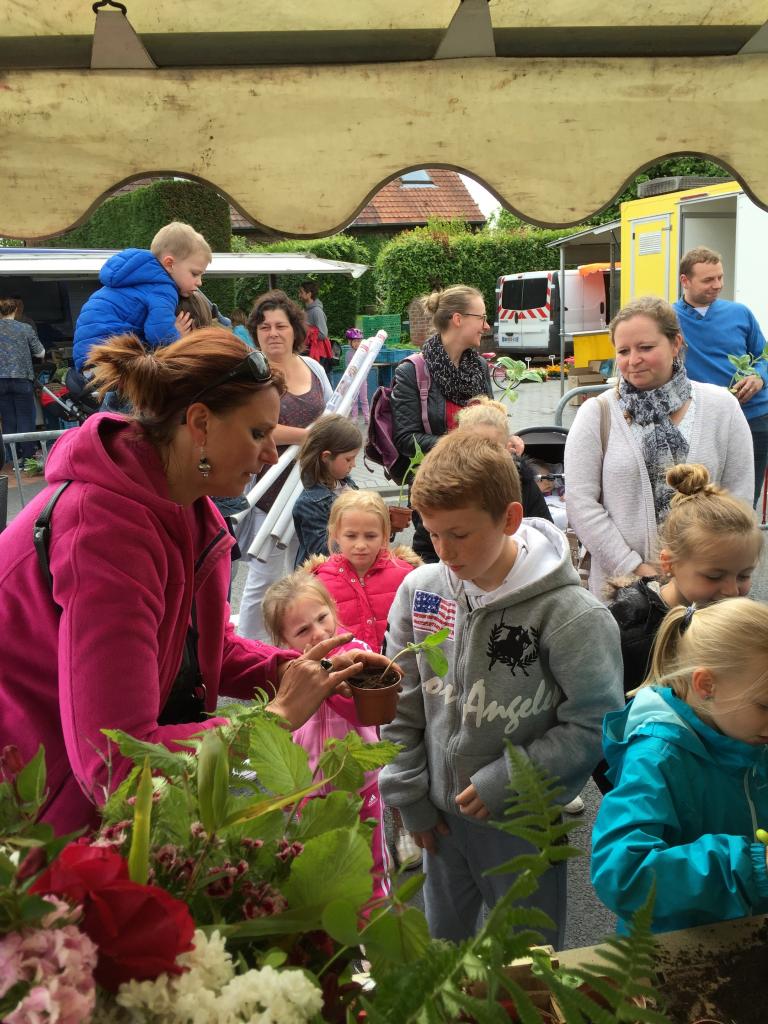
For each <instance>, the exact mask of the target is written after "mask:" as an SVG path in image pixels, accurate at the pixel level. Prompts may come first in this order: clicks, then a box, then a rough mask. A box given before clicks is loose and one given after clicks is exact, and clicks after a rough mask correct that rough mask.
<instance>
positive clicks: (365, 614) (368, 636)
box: [304, 547, 421, 651]
mask: <svg viewBox="0 0 768 1024" xmlns="http://www.w3.org/2000/svg"><path fill="white" fill-rule="evenodd" d="M304 564H305V565H306V566H307V568H309V569H311V570H312V572H313V573H314V574H315V576H317V578H318V579H319V580H320V581H321V582H322V583H323V585H324V586H325V587H326V589H327V590H328V593H329V594H330V595H331V597H332V598H333V599H334V601H335V602H336V607H337V608H338V611H339V625H340V626H343V627H344V628H345V629H348V630H350V631H351V632H352V633H354V634H355V636H356V637H357V639H358V640H362V641H363V642H364V643H366V644H368V646H369V647H370V648H371V650H373V651H380V650H381V645H382V644H383V643H384V634H385V633H386V631H387V618H388V616H389V609H390V608H391V607H392V602H393V601H394V599H395V594H396V593H397V589H398V587H399V586H400V584H401V583H402V582H403V580H404V579H405V577H406V576H407V575H408V573H409V572H412V571H413V569H415V568H416V566H418V565H421V559H420V558H419V556H418V555H417V554H415V553H414V552H413V551H411V549H410V548H408V547H398V548H395V549H394V550H392V551H389V550H388V549H386V548H383V549H382V550H381V551H380V552H379V556H378V558H377V559H376V561H375V562H374V563H373V565H372V566H371V568H370V569H369V570H368V572H367V573H366V574H365V576H364V577H363V578H362V579H360V577H359V576H358V575H357V571H356V570H355V569H354V568H353V566H352V564H351V563H350V562H349V561H348V560H347V559H346V558H345V557H344V556H343V555H339V554H335V555H331V556H330V558H326V557H324V556H323V555H315V556H314V557H313V558H310V559H309V560H308V561H307V562H305V563H304Z"/></svg>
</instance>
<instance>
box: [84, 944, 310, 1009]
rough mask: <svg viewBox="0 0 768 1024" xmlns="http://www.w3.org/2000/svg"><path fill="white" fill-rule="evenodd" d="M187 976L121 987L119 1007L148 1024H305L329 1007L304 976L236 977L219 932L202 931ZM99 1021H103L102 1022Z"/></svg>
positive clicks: (183, 961)
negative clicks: (324, 1005) (208, 932)
mask: <svg viewBox="0 0 768 1024" xmlns="http://www.w3.org/2000/svg"><path fill="white" fill-rule="evenodd" d="M178 963H179V964H180V965H181V966H184V967H187V968H188V970H187V971H185V972H184V973H183V974H179V975H169V974H161V975H160V977H159V978H156V979H155V980H154V981H129V982H126V983H125V984H123V985H121V986H120V988H119V990H118V993H117V997H116V1000H117V1003H118V1004H119V1006H120V1007H122V1008H123V1009H124V1010H127V1011H128V1013H129V1015H130V1019H131V1020H134V1021H141V1022H145V1021H146V1022H147V1024H212V1022H214V1024H305V1022H306V1021H308V1020H310V1019H311V1018H312V1017H314V1016H315V1015H316V1014H317V1013H319V1012H320V1010H321V1008H322V1005H323V996H322V993H321V991H320V989H319V988H318V987H317V986H316V985H315V984H313V983H312V982H311V981H310V980H309V979H308V978H307V977H306V976H305V975H304V974H302V972H301V971H298V970H292V971H288V970H284V971H276V970H275V969H274V968H273V967H262V968H261V969H260V970H251V971H247V972H246V973H245V974H235V969H234V966H233V964H232V957H231V956H230V954H229V953H228V952H227V950H226V947H225V943H224V939H223V938H222V937H221V935H220V934H219V932H213V933H212V934H211V936H210V938H207V937H206V936H205V934H204V933H203V932H202V931H200V930H199V929H198V930H197V931H196V932H195V948H194V949H193V950H191V951H190V952H189V953H182V954H181V955H180V956H179V957H178ZM97 1019H98V1018H97Z"/></svg>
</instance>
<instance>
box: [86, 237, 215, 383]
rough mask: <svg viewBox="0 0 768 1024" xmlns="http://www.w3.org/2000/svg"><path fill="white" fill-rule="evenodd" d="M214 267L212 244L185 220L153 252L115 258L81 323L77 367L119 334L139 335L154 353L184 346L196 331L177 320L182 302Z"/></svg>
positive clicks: (185, 321)
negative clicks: (163, 347) (184, 336)
mask: <svg viewBox="0 0 768 1024" xmlns="http://www.w3.org/2000/svg"><path fill="white" fill-rule="evenodd" d="M210 262H211V248H210V246H209V245H208V243H207V242H206V240H205V239H204V238H203V236H202V235H201V234H199V232H197V231H195V229H194V228H192V227H190V226H189V224H182V223H181V222H180V221H173V222H172V223H171V224H166V225H165V227H162V228H160V230H159V231H158V232H157V234H156V235H155V237H154V238H153V239H152V244H151V246H150V248H149V249H148V250H147V249H124V250H123V251H122V252H118V253H116V254H115V255H114V256H111V257H110V258H109V259H108V260H107V262H106V263H105V264H104V266H103V267H102V268H101V271H100V272H99V280H100V281H101V283H102V286H103V287H101V288H99V290H98V291H96V292H94V293H93V295H91V297H90V298H89V299H88V300H87V302H86V303H85V304H84V305H83V308H82V309H81V310H80V315H79V316H78V318H77V324H76V325H75V337H74V342H73V358H74V361H75V366H76V368H77V369H78V370H82V369H83V366H84V365H85V363H87V361H88V354H89V352H90V351H91V349H92V348H93V346H94V345H99V344H101V342H103V341H104V340H105V339H106V338H109V337H111V336H112V335H115V334H135V335H137V336H138V337H139V338H140V339H141V340H142V341H143V342H144V343H145V344H146V345H149V346H150V347H152V348H154V347H156V346H158V345H169V344H170V343H171V342H172V341H178V340H179V338H180V337H181V334H182V332H183V331H188V330H191V328H192V323H191V321H190V320H189V318H188V317H186V316H185V317H183V318H182V319H181V320H180V321H177V316H176V307H177V305H178V302H179V298H180V297H184V296H189V295H191V294H192V292H194V291H196V290H197V289H198V288H199V287H200V285H201V284H202V279H203V273H204V272H205V268H206V267H207V266H208V264H209V263H210Z"/></svg>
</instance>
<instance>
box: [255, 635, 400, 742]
mask: <svg viewBox="0 0 768 1024" xmlns="http://www.w3.org/2000/svg"><path fill="white" fill-rule="evenodd" d="M352 639H353V637H352V634H351V633H342V634H340V635H338V636H333V637H330V638H329V639H328V640H323V641H321V642H320V643H319V644H315V646H314V647H310V648H309V649H308V650H306V651H305V652H304V654H302V655H301V657H299V658H295V659H294V660H293V661H288V662H286V663H284V664H283V665H282V666H281V668H280V686H279V689H278V692H277V696H276V697H275V698H274V700H272V701H270V703H269V704H268V705H267V707H268V709H269V710H270V711H272V712H273V713H274V714H276V715H280V717H281V718H284V719H285V720H286V721H287V722H288V723H289V725H290V727H291V728H292V729H298V728H299V726H301V725H304V723H305V722H306V721H308V720H309V719H310V718H311V717H312V715H314V713H315V712H316V711H317V709H318V708H319V707H320V705H321V704H322V703H323V701H324V700H325V698H326V697H330V696H331V694H333V693H342V694H344V695H345V696H347V697H348V696H350V690H349V687H348V685H347V684H346V682H345V680H346V679H349V678H350V677H351V676H355V675H357V674H358V673H359V672H360V671H361V670H362V669H363V668H366V667H378V666H381V671H382V672H383V671H384V669H385V667H386V666H387V665H388V664H389V659H388V658H387V657H386V656H385V655H383V654H374V653H373V651H345V652H344V653H342V654H337V655H336V656H335V657H329V655H330V653H331V651H333V650H334V649H335V648H336V647H338V646H340V645H341V644H346V643H349V641H350V640H352Z"/></svg>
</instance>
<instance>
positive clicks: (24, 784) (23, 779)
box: [16, 744, 45, 807]
mask: <svg viewBox="0 0 768 1024" xmlns="http://www.w3.org/2000/svg"><path fill="white" fill-rule="evenodd" d="M16 790H17V792H18V794H19V798H20V799H21V801H22V803H25V804H31V805H32V806H33V807H40V806H41V805H42V803H43V800H44V798H45V748H44V747H43V745H42V744H41V745H40V746H39V747H38V748H37V753H36V754H35V756H34V757H33V758H32V760H31V761H27V763H26V764H25V765H24V767H23V768H22V769H21V771H20V772H19V774H18V775H17V776H16Z"/></svg>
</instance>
